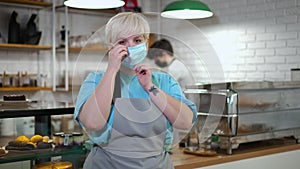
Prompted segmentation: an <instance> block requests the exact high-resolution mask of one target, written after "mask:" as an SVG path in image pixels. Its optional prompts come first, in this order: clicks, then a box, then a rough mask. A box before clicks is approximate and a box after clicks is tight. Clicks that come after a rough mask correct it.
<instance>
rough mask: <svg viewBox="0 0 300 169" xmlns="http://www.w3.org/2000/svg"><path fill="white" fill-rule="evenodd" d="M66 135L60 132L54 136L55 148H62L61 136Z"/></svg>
mask: <svg viewBox="0 0 300 169" xmlns="http://www.w3.org/2000/svg"><path fill="white" fill-rule="evenodd" d="M62 134H64V133H63V132H59V133H54V134H53V143H54V145H55V146H60V142H59V140H60V136H61V135H62Z"/></svg>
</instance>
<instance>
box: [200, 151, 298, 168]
mask: <svg viewBox="0 0 300 169" xmlns="http://www.w3.org/2000/svg"><path fill="white" fill-rule="evenodd" d="M299 155H300V150H295V151H289V152H284V153H278V154H272V155H266V156H261V157H255V158H249V159H245V160H239V161H234V162H228V163H223V164H218V165H212V166H207V167H201V168H198V169H240V168H243V169H253V168H255V169H282V168H284V169H298V168H299V165H300V162H299Z"/></svg>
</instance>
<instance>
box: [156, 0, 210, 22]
mask: <svg viewBox="0 0 300 169" xmlns="http://www.w3.org/2000/svg"><path fill="white" fill-rule="evenodd" d="M161 16H162V17H165V18H174V19H200V18H208V17H211V16H213V13H212V12H211V10H210V9H209V7H208V6H207V5H206V4H204V3H203V2H200V1H196V0H181V1H175V2H172V3H170V4H168V5H167V6H166V7H165V9H164V10H163V11H162V13H161Z"/></svg>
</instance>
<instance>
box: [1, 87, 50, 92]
mask: <svg viewBox="0 0 300 169" xmlns="http://www.w3.org/2000/svg"><path fill="white" fill-rule="evenodd" d="M38 90H52V87H0V91H4V92H5V91H38Z"/></svg>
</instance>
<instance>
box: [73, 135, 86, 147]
mask: <svg viewBox="0 0 300 169" xmlns="http://www.w3.org/2000/svg"><path fill="white" fill-rule="evenodd" d="M72 135H73V144H74V145H75V146H82V144H83V141H84V139H83V134H82V133H79V132H73V133H72Z"/></svg>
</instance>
